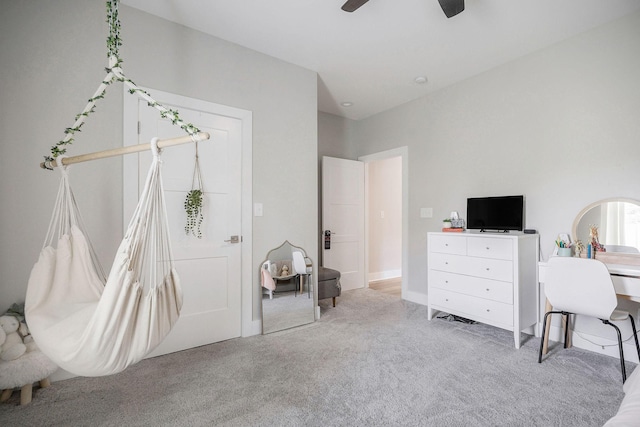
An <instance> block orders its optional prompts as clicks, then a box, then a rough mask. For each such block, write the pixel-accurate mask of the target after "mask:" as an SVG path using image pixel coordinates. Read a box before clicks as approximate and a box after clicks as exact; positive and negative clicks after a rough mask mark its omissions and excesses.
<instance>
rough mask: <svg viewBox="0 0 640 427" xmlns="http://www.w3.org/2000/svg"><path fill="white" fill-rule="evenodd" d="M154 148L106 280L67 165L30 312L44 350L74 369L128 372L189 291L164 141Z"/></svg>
mask: <svg viewBox="0 0 640 427" xmlns="http://www.w3.org/2000/svg"><path fill="white" fill-rule="evenodd" d="M152 147H153V154H154V156H153V162H152V164H151V168H150V170H149V174H148V176H147V180H146V183H145V187H144V190H143V191H142V194H141V196H140V200H139V202H138V206H137V208H136V211H135V213H134V215H133V218H132V219H131V222H130V223H129V226H128V229H127V232H126V234H125V236H124V239H123V240H122V243H121V244H120V247H119V248H118V251H117V253H116V256H115V259H114V261H113V265H112V268H111V271H110V273H109V276H108V278H107V279H106V283H105V279H104V273H103V272H102V269H101V267H100V266H99V263H98V261H97V256H96V254H95V251H94V250H93V248H92V246H91V243H90V241H89V239H88V237H87V233H86V231H85V229H84V226H83V224H82V218H81V216H80V213H79V211H78V207H77V205H76V201H75V199H74V196H73V192H72V190H71V187H70V185H69V176H68V175H69V174H68V170H67V168H68V167H66V166H61V167H60V170H61V173H62V179H61V181H60V187H59V191H58V196H57V200H56V205H55V207H54V212H53V215H52V218H51V223H50V225H49V232H48V233H47V238H46V240H45V244H44V247H43V249H42V251H41V253H40V257H39V259H38V261H37V263H36V264H35V266H34V267H33V270H32V272H31V277H30V278H29V284H28V289H27V296H26V301H25V314H26V317H27V321H28V324H29V329H30V330H31V333H32V334H33V337H34V339H35V341H36V343H37V344H38V346H39V348H40V349H41V350H42V351H43V352H44V353H45V354H46V355H47V356H48V357H49V358H50V359H51V360H53V361H54V362H55V363H57V364H58V365H59V366H60V367H61V368H63V369H65V370H67V371H69V372H71V373H73V374H76V375H82V376H101V375H110V374H114V373H117V372H120V371H122V370H124V369H125V368H126V367H127V366H129V365H131V364H133V363H136V362H138V361H140V360H141V359H142V358H143V357H144V356H145V355H146V354H148V353H149V352H150V351H151V350H153V349H154V348H155V347H156V346H157V345H158V344H159V343H160V342H161V341H162V340H163V339H164V337H165V336H166V335H167V334H168V333H169V331H170V330H171V328H172V327H173V325H174V324H175V322H176V321H177V320H178V317H179V315H180V309H181V307H182V290H181V288H180V280H179V278H178V275H177V274H176V271H175V269H174V264H173V257H172V253H171V245H170V239H169V231H168V224H167V214H166V208H165V202H164V193H163V187H162V177H161V174H160V170H161V164H162V162H161V160H160V158H159V151H158V148H157V139H154V141H152ZM59 165H62V162H59ZM56 238H57V245H56V247H54V244H55V240H56Z"/></svg>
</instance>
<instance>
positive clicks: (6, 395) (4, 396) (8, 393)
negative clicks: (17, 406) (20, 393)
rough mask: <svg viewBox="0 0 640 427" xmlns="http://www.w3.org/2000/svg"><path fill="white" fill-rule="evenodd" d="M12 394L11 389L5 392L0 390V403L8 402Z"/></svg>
mask: <svg viewBox="0 0 640 427" xmlns="http://www.w3.org/2000/svg"><path fill="white" fill-rule="evenodd" d="M12 393H13V389H12V388H8V389H6V390H2V395H1V396H0V402H6V401H7V400H9V398H10V397H11V394H12Z"/></svg>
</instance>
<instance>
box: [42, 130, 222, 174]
mask: <svg viewBox="0 0 640 427" xmlns="http://www.w3.org/2000/svg"><path fill="white" fill-rule="evenodd" d="M209 138H210V135H209V133H207V132H199V133H196V134H194V135H193V136H192V135H185V136H180V137H178V138H170V139H160V140H158V148H160V149H162V148H165V147H172V146H174V145H182V144H188V143H190V142H194V141H206V140H208V139H209ZM150 149H151V143H146V144H138V145H130V146H128V147H121V148H113V149H111V150H104V151H97V152H95V153H87V154H80V155H79V156H70V157H64V158H62V159H61V163H62V164H63V165H64V166H67V165H71V164H74V163H82V162H88V161H90V160H97V159H105V158H107V157H116V156H122V155H124V154H131V153H139V152H141V151H146V150H150ZM56 166H60V165H59V164H58V162H57V161H56V159H53V161H44V162H42V163H40V167H41V168H42V169H53V168H54V167H56Z"/></svg>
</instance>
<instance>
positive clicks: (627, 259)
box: [571, 197, 640, 265]
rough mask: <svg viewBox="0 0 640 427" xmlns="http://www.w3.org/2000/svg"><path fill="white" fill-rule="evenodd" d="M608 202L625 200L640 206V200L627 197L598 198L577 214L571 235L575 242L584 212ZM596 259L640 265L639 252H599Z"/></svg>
mask: <svg viewBox="0 0 640 427" xmlns="http://www.w3.org/2000/svg"><path fill="white" fill-rule="evenodd" d="M608 202H625V203H633V204H634V205H638V206H640V201H638V200H634V199H629V198H625V197H611V198H608V199H602V200H598V201H596V202H593V203H591V204H590V205H588V206H587V207H585V208H584V209H582V210H581V211H580V212H579V213H578V215H577V216H576V219H574V220H573V226H572V227H571V235H572V237H571V238H572V240H573V241H574V242H575V241H576V240H577V239H578V223H580V220H581V219H582V217H583V216H584V214H586V213H587V212H588V211H590V210H591V209H593V208H595V207H596V206H599V205H601V204H603V203H608ZM583 243H585V244H586V242H583ZM581 256H582V258H586V256H587V255H586V253H583V254H582V255H581ZM596 259H599V260H600V261H602V262H604V263H605V264H624V265H640V255H639V254H629V253H623V252H597V253H596Z"/></svg>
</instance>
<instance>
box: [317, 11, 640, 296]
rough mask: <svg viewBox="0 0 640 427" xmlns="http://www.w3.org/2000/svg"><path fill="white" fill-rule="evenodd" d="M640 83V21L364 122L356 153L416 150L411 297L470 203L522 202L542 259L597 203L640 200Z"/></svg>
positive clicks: (639, 17) (635, 18)
mask: <svg viewBox="0 0 640 427" xmlns="http://www.w3.org/2000/svg"><path fill="white" fill-rule="evenodd" d="M639 75H640V14H634V15H632V16H629V17H626V18H623V19H622V20H620V21H617V22H614V23H611V24H608V25H606V26H603V27H600V28H597V29H595V30H592V31H590V32H588V33H585V34H582V35H580V36H578V37H575V38H572V39H569V40H567V41H564V42H562V43H559V44H557V45H554V46H552V47H550V48H547V49H544V50H542V51H539V52H536V53H534V54H531V55H528V56H526V57H524V58H521V59H519V60H516V61H513V62H510V63H508V64H505V65H503V66H500V67H498V68H495V69H493V70H490V71H488V72H486V73H483V74H481V75H478V76H476V77H474V78H471V79H468V80H466V81H464V82H462V83H459V84H456V85H454V86H451V87H449V88H447V89H444V90H441V91H438V92H436V93H434V94H432V95H430V96H427V97H425V98H421V99H419V100H416V101H413V102H410V103H408V104H405V105H402V106H400V107H398V108H395V109H393V110H390V111H387V112H384V113H381V114H378V115H376V116H373V117H371V118H368V119H365V120H361V121H358V122H355V123H354V129H353V134H352V135H353V138H354V140H355V143H356V145H357V147H358V152H357V155H358V156H362V155H367V154H372V153H376V152H380V151H384V150H388V149H391V148H396V147H401V146H407V147H408V150H409V242H408V244H409V260H408V263H409V271H408V278H409V283H408V287H409V291H412V292H417V293H421V294H426V292H427V266H426V259H427V250H426V235H427V232H429V231H437V230H439V229H440V228H441V220H442V218H444V217H446V216H448V215H449V213H450V212H451V211H458V212H459V213H460V214H461V216H462V217H464V216H465V214H466V199H467V197H474V196H491V195H511V194H524V195H525V197H526V227H527V228H535V229H537V230H539V232H540V236H541V250H542V256H543V258H547V257H548V256H549V255H550V253H551V251H552V250H553V245H554V243H553V242H554V240H555V238H556V237H557V235H558V233H561V232H571V225H572V223H573V220H574V218H575V216H576V215H577V214H578V213H579V212H580V210H581V209H582V208H583V207H585V206H587V205H588V204H590V203H592V202H594V201H596V200H600V199H604V198H608V197H616V196H618V197H627V198H632V199H636V200H640V185H639V183H640V167H639V166H640V120H638V117H640V102H639V100H640V80H639V79H638V76H639ZM325 123H326V122H325ZM323 133H328V131H326V130H321V132H320V134H321V135H322V134H323ZM421 207H432V208H433V209H434V216H433V218H431V219H423V218H420V215H419V214H420V208H421Z"/></svg>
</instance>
